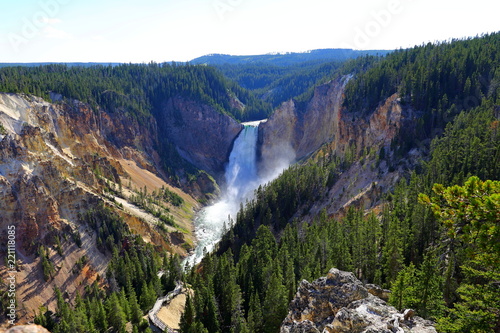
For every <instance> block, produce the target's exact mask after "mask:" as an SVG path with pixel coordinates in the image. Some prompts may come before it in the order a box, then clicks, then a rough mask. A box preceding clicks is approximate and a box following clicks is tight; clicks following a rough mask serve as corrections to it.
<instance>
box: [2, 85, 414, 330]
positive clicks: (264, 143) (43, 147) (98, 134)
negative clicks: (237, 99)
mask: <svg viewBox="0 0 500 333" xmlns="http://www.w3.org/2000/svg"><path fill="white" fill-rule="evenodd" d="M349 79H350V77H349V76H347V77H341V78H338V79H336V80H333V81H330V82H328V83H326V84H323V85H320V86H318V87H316V88H315V90H314V94H313V96H312V98H311V99H310V100H309V101H308V102H307V103H306V104H305V106H304V105H299V104H298V103H297V102H296V101H294V100H290V101H287V102H285V103H283V104H282V105H281V107H279V108H278V109H277V110H276V111H275V112H274V113H273V115H272V116H271V117H270V118H269V119H268V120H267V121H264V122H262V123H261V124H260V126H259V127H258V128H257V127H254V128H255V130H254V131H253V132H254V133H255V140H256V142H255V143H254V144H253V146H252V148H251V149H253V150H254V153H253V154H255V158H256V162H257V164H256V165H255V167H254V169H252V170H244V169H243V170H242V172H243V173H245V175H240V176H241V177H242V178H241V179H243V180H241V181H240V183H241V184H239V185H238V186H234V184H233V183H232V182H233V181H234V179H231V176H230V170H229V171H228V168H229V169H230V168H231V160H230V155H231V154H232V151H233V150H234V148H236V146H239V144H237V137H238V136H239V135H240V134H241V135H243V133H244V132H245V127H244V125H242V124H240V123H238V122H236V121H235V120H234V119H233V118H231V117H229V116H228V115H226V114H223V113H220V112H218V111H217V110H216V109H215V108H213V107H211V106H208V105H205V104H203V103H199V102H196V101H193V100H189V99H186V98H181V97H176V98H170V99H168V100H166V101H165V103H163V104H162V107H161V109H160V112H159V115H157V116H156V117H153V116H149V117H147V118H146V119H142V120H137V119H134V118H132V117H129V116H127V114H126V113H120V112H114V113H110V112H107V111H105V110H102V109H100V108H93V107H91V106H90V105H88V104H85V103H82V102H79V101H77V100H63V99H62V98H61V96H52V97H53V100H54V102H53V103H49V102H46V101H44V100H42V99H41V98H38V97H34V96H29V95H15V94H0V121H1V123H2V125H3V127H4V128H5V133H4V134H2V140H1V142H0V154H1V156H2V159H1V162H0V163H1V164H0V175H1V178H0V191H1V193H2V195H3V198H4V200H2V202H1V203H0V205H1V207H0V209H1V210H2V211H3V212H4V214H3V219H2V222H1V223H2V228H3V230H6V226H8V225H16V228H17V230H19V231H18V248H19V264H20V270H19V275H18V279H19V280H20V281H23V282H22V283H21V284H20V286H19V295H20V299H22V301H23V304H24V307H25V309H24V310H23V313H22V314H21V316H22V317H23V318H25V320H26V321H27V320H30V319H32V318H33V316H34V313H35V310H36V309H37V308H38V307H39V305H41V304H44V305H45V306H48V307H49V308H52V309H53V308H54V301H55V300H54V297H53V292H52V288H53V286H55V285H57V286H63V287H64V288H65V290H66V291H67V293H68V295H72V296H70V297H74V295H75V294H76V292H77V291H79V292H82V290H83V289H82V288H83V287H82V286H84V285H86V284H90V283H92V282H94V281H96V280H98V279H99V276H104V275H105V272H106V265H107V263H108V261H109V259H110V258H109V256H106V255H104V254H103V253H101V252H100V251H98V250H97V248H96V247H95V235H94V234H93V232H92V230H90V229H89V228H88V227H87V226H86V225H85V224H82V223H81V218H80V214H81V213H82V212H85V211H86V209H89V208H91V207H93V206H95V205H97V204H99V203H101V202H102V203H104V204H105V205H106V206H108V207H111V208H112V209H113V210H114V211H116V212H118V214H119V215H120V216H122V218H123V220H124V221H125V222H126V223H127V225H128V226H129V227H130V229H131V230H132V232H134V233H137V234H139V235H141V236H142V238H143V239H144V240H146V241H147V242H150V243H152V244H154V245H155V246H157V247H158V248H161V249H166V250H168V251H169V252H171V253H178V254H179V255H181V256H182V257H186V256H187V254H188V252H189V251H192V250H193V249H194V247H195V244H196V242H197V240H196V237H198V238H199V239H202V238H203V237H204V236H203V234H204V233H205V234H206V233H207V227H206V226H205V227H203V223H200V222H198V231H197V233H196V234H195V229H194V225H193V220H195V216H196V215H195V214H196V212H197V211H199V210H200V209H201V208H202V206H203V204H202V203H200V202H204V203H206V202H207V200H208V202H212V203H213V202H214V199H215V198H217V197H221V200H220V201H219V203H220V204H223V203H224V202H225V201H224V200H225V199H224V198H227V197H229V196H232V197H237V200H233V201H234V202H233V204H232V206H234V207H232V208H231V209H229V208H227V207H225V206H224V207H225V208H224V209H223V210H224V211H218V212H217V213H215V214H216V215H217V217H216V219H218V220H221V218H222V219H226V217H227V216H228V212H229V211H231V214H232V216H233V218H234V216H235V215H236V212H237V210H238V207H239V203H240V202H241V201H244V199H245V198H248V195H249V194H250V193H251V192H252V191H253V189H254V188H255V187H256V186H258V185H259V184H263V183H265V182H266V181H268V180H271V179H273V178H275V177H276V176H278V175H279V173H280V172H281V171H282V170H283V169H284V168H286V167H287V166H288V165H290V164H292V163H294V162H297V161H303V160H305V159H307V158H312V159H314V158H315V156H318V155H324V154H333V155H338V156H345V155H346V154H349V153H354V154H362V152H364V151H367V152H368V151H371V152H376V153H377V154H375V153H373V154H367V158H366V159H365V162H364V164H360V163H359V162H357V163H354V164H353V165H351V167H350V168H349V169H348V170H347V171H346V172H344V174H343V175H341V179H340V180H339V181H338V182H337V183H336V184H335V186H334V187H333V188H332V190H331V191H330V193H329V195H328V197H327V199H325V200H323V201H320V202H317V203H316V204H315V206H314V207H312V208H311V210H310V213H309V216H311V217H312V216H314V214H316V213H317V212H319V211H320V210H322V209H325V208H326V209H327V211H328V214H330V215H335V214H342V212H343V211H344V210H345V208H346V207H348V206H349V205H356V206H358V207H363V208H373V207H375V206H376V204H377V202H376V198H379V197H380V193H381V192H382V191H387V190H388V189H390V188H392V186H393V185H394V184H395V182H396V181H397V180H398V179H399V177H400V176H401V174H402V172H404V166H401V167H397V168H395V169H394V170H392V171H390V172H389V171H388V167H387V166H386V165H384V164H383V163H382V165H381V166H380V167H377V168H374V167H367V165H369V164H375V162H376V161H375V160H374V156H376V155H378V151H379V150H380V149H385V148H388V146H389V145H390V144H391V140H393V139H394V137H395V136H396V135H397V133H398V131H399V130H400V129H401V127H402V126H406V125H407V124H408V123H410V122H411V120H412V117H413V114H412V113H411V110H405V109H404V108H402V106H401V105H400V103H399V99H398V96H397V95H393V96H391V97H390V98H389V99H387V101H385V103H384V104H383V105H380V106H379V107H378V108H377V109H376V110H375V112H374V113H373V114H372V115H371V116H369V117H355V116H353V114H352V113H350V112H349V110H346V109H345V108H344V107H343V105H342V103H343V94H344V90H345V86H346V83H347V82H348V81H349ZM235 105H237V106H239V107H242V106H241V105H240V104H238V103H236V104H235ZM165 138H167V139H168V142H169V143H170V144H172V145H173V146H174V147H175V150H176V151H177V153H178V154H179V155H180V156H181V157H182V158H183V159H185V160H186V161H187V162H188V163H189V164H191V165H193V166H195V167H196V168H199V170H202V171H201V172H200V173H199V174H198V176H197V177H195V178H192V177H191V178H190V177H188V175H187V170H185V169H183V168H182V167H181V168H178V169H177V170H175V172H176V175H177V176H176V180H175V181H172V178H171V177H169V176H168V175H167V174H166V173H165V169H164V168H162V165H163V164H164V161H163V160H162V155H161V151H162V144H163V142H162V140H165ZM233 152H234V151H233ZM237 153H238V152H237ZM416 155H418V154H416ZM408 163H411V162H408ZM243 164H245V165H246V164H248V162H244V163H243ZM242 166H243V165H242ZM233 168H234V165H233ZM249 172H253V173H255V175H254V176H253V177H250V178H252V179H254V178H256V183H255V185H253V186H251V188H250V189H246V190H245V191H244V192H245V194H244V196H241V197H238V195H237V193H234V192H233V193H231V189H233V190H234V189H237V188H240V187H245V186H246V185H247V183H248V182H249V181H252V180H251V179H250V180H249V178H248V175H246V173H249ZM164 189H168V190H169V191H171V192H174V193H176V194H177V195H178V196H180V197H181V198H182V199H183V201H184V204H183V205H182V206H181V207H176V206H174V205H172V204H170V203H169V202H166V201H162V202H161V203H159V204H156V205H157V206H158V207H156V208H158V209H159V208H160V206H161V207H163V209H164V210H165V211H168V214H170V215H171V216H172V218H173V220H174V221H175V226H171V225H164V226H163V227H160V226H161V225H162V222H161V221H160V220H159V218H158V217H157V216H154V215H153V214H152V213H151V212H150V211H149V212H148V211H146V210H144V209H143V208H141V207H138V206H137V204H136V203H135V202H134V200H132V199H133V198H134V196H137V195H139V194H140V193H144V194H147V195H155V193H159V192H160V191H163V190H164ZM221 189H222V193H221ZM245 196H246V197H245ZM226 201H227V200H226ZM231 202H232V201H231ZM210 207H212V206H210ZM210 207H208V208H209V209H208V210H204V212H205V213H204V214H206V212H210ZM228 209H229V210H228ZM202 212H203V211H202ZM202 215H203V214H202ZM198 216H199V215H198ZM305 218H306V219H307V215H306V217H305ZM215 228H216V229H217V230H211V229H210V238H212V241H211V243H210V244H214V243H215V242H216V241H217V240H218V238H219V237H220V236H221V232H222V224H221V223H219V222H218V224H217V226H216V227H215ZM68 234H69V235H76V234H78V235H79V237H80V238H81V240H82V246H81V247H78V246H77V245H76V244H74V243H72V242H71V241H64V242H65V244H67V246H65V249H64V251H63V253H62V255H61V254H60V253H59V254H58V253H56V251H55V250H54V249H53V248H52V249H51V250H50V259H51V260H52V261H53V262H54V263H56V269H57V272H56V274H55V276H54V278H53V279H52V280H50V281H49V282H48V283H41V281H42V280H43V277H42V273H41V270H40V258H37V257H36V256H34V253H35V252H36V251H37V244H40V243H44V244H48V245H51V244H52V245H54V244H55V243H54V242H55V241H56V239H58V240H59V241H60V239H67V236H65V235H68ZM214 235H215V236H214ZM217 235H219V236H217ZM5 236H6V235H2V237H4V238H5ZM214 237H215V238H214ZM205 238H206V237H205ZM205 246H208V249H210V248H211V246H213V245H203V246H199V247H198V249H197V253H198V259H196V261H198V260H199V259H201V256H202V254H203V250H204V247H205ZM84 255H85V256H86V257H88V258H89V259H90V260H89V262H88V264H87V265H86V266H85V269H84V270H83V271H82V273H81V274H79V275H78V276H74V275H73V274H72V272H71V270H72V267H73V266H74V264H75V263H76V262H77V261H78V260H79V259H80V258H82V257H83V256H84ZM4 273H5V272H4Z"/></svg>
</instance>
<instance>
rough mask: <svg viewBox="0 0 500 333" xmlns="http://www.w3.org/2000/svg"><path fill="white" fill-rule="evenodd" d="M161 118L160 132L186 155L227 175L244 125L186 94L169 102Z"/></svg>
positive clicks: (211, 170) (205, 167)
mask: <svg viewBox="0 0 500 333" xmlns="http://www.w3.org/2000/svg"><path fill="white" fill-rule="evenodd" d="M157 118H158V124H159V128H160V131H161V132H160V135H165V136H167V137H168V139H169V140H170V141H171V142H172V143H173V144H174V145H175V146H176V147H177V151H178V152H179V154H180V155H181V156H182V157H184V158H185V159H186V160H188V161H189V162H191V163H192V164H194V165H195V166H196V167H198V168H200V169H203V170H205V171H207V172H208V173H210V174H212V175H214V176H215V177H216V178H217V179H219V180H220V179H222V178H223V177H222V175H223V173H224V167H225V164H226V163H227V161H228V158H229V154H230V152H231V149H232V145H233V142H234V140H235V139H236V137H237V136H238V134H239V132H240V131H241V130H242V128H243V126H242V125H241V124H239V123H238V122H237V121H236V120H234V119H233V118H231V117H229V116H228V115H226V114H224V113H221V112H220V111H219V110H216V109H215V108H214V107H212V106H208V105H206V104H202V103H199V102H196V101H192V100H188V99H185V98H182V97H175V98H170V99H168V100H167V101H165V102H164V103H163V105H162V107H161V110H160V112H159V114H158V116H157Z"/></svg>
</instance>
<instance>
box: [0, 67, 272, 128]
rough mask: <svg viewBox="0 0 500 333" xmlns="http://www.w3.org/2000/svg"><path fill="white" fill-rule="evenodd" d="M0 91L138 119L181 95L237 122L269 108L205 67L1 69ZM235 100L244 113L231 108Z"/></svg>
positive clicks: (252, 117)
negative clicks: (57, 98) (54, 95)
mask: <svg viewBox="0 0 500 333" xmlns="http://www.w3.org/2000/svg"><path fill="white" fill-rule="evenodd" d="M0 91H3V92H11V93H25V94H33V95H36V96H41V97H44V98H45V99H47V100H50V93H51V92H52V93H57V94H61V95H62V96H64V97H65V98H73V99H78V100H80V101H82V102H86V103H90V104H92V105H94V106H97V105H98V106H100V107H101V108H103V109H105V110H107V111H111V112H114V111H117V112H120V111H122V112H127V114H129V115H130V116H131V117H134V118H137V119H143V117H145V116H149V115H151V114H154V112H155V111H156V110H158V109H159V108H160V106H161V103H164V102H165V101H166V100H168V99H169V98H171V97H176V96H182V97H186V98H190V99H194V100H196V101H200V102H202V103H206V104H208V105H210V106H213V107H215V108H216V109H217V110H219V111H220V112H222V113H226V114H228V115H230V116H232V117H234V118H236V119H238V120H241V121H244V120H256V119H262V118H265V117H266V116H267V115H268V114H269V113H270V112H271V108H270V107H269V106H268V105H267V104H265V103H263V102H262V101H260V100H259V99H258V98H256V97H255V96H254V95H253V94H252V93H251V92H249V91H247V90H245V89H242V88H241V87H239V86H238V85H236V84H234V83H232V82H231V81H229V80H227V79H225V78H224V76H223V75H221V73H220V72H218V71H217V70H215V69H214V68H212V67H209V66H203V65H189V64H179V65H176V64H170V63H164V64H157V63H150V64H123V65H119V66H111V65H109V66H102V65H96V66H90V67H82V66H68V65H64V64H52V65H45V66H38V67H20V66H18V67H6V68H1V69H0ZM232 97H236V98H238V99H239V100H240V101H241V102H242V103H243V104H244V105H245V108H244V110H239V109H235V108H234V107H232V104H231V98H232Z"/></svg>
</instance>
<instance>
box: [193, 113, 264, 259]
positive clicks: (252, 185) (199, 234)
mask: <svg viewBox="0 0 500 333" xmlns="http://www.w3.org/2000/svg"><path fill="white" fill-rule="evenodd" d="M259 124H260V121H256V122H249V123H243V125H244V126H245V127H244V128H243V130H242V131H241V132H240V134H239V135H238V137H237V138H236V140H235V141H234V145H233V150H232V151H231V154H230V156H229V163H228V165H227V167H226V171H225V180H226V184H225V188H224V189H223V190H222V195H221V197H220V199H219V200H218V201H217V202H216V203H215V204H213V205H211V206H207V207H205V208H203V209H202V210H201V211H200V212H199V213H198V214H197V216H196V218H195V228H196V231H195V232H196V238H197V239H198V244H197V246H196V249H195V251H194V253H193V254H192V255H191V256H189V257H188V258H187V259H186V260H185V263H184V264H187V265H190V266H191V265H194V264H197V263H199V262H200V261H201V259H202V258H203V254H204V251H208V252H210V251H212V250H213V248H214V246H215V244H217V242H218V241H219V240H220V239H221V237H222V233H223V231H224V226H226V227H227V228H229V226H230V225H229V223H230V221H231V220H235V219H236V214H237V212H238V210H239V209H240V204H241V203H244V202H245V201H246V200H247V199H250V198H252V196H253V192H254V190H255V189H256V188H257V187H258V186H259V185H260V184H262V183H265V182H267V181H269V180H270V179H260V178H259V173H258V170H257V136H258V132H259V127H258V126H259Z"/></svg>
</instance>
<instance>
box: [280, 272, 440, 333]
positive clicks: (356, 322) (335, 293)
mask: <svg viewBox="0 0 500 333" xmlns="http://www.w3.org/2000/svg"><path fill="white" fill-rule="evenodd" d="M374 289H377V288H374V287H373V286H371V287H370V289H367V288H366V287H365V286H364V285H363V284H362V283H361V281H359V280H358V279H356V278H355V277H354V274H352V273H348V272H343V271H340V270H338V269H335V268H332V269H331V270H330V272H329V273H328V275H327V276H326V277H322V278H319V279H318V280H316V281H314V282H312V283H309V282H307V281H305V280H304V281H302V282H301V283H300V286H299V287H298V291H297V294H296V296H295V298H294V299H293V300H292V302H291V304H290V311H289V313H288V316H287V317H286V319H285V320H284V321H283V323H282V326H281V329H280V332H281V333H344V332H346V333H347V332H351V333H363V332H366V333H368V332H371V333H374V332H384V333H385V332H387V333H399V332H401V333H402V332H419V333H435V332H436V330H435V328H434V326H433V324H432V322H430V321H427V320H424V319H422V318H420V317H417V316H411V315H410V312H408V315H406V316H405V314H403V313H400V312H399V311H397V310H396V308H394V307H392V306H390V305H387V303H386V302H385V301H384V300H382V299H381V298H379V297H377V296H374V295H372V294H371V293H370V292H369V290H374Z"/></svg>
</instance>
